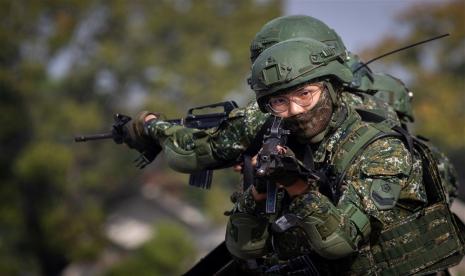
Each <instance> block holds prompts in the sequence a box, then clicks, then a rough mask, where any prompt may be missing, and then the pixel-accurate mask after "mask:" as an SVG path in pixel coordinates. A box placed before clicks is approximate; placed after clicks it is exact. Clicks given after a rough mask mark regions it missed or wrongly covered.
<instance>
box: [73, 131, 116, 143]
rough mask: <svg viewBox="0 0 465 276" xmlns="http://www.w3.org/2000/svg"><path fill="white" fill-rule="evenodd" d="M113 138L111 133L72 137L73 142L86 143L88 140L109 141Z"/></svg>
mask: <svg viewBox="0 0 465 276" xmlns="http://www.w3.org/2000/svg"><path fill="white" fill-rule="evenodd" d="M110 138H113V133H111V132H107V133H101V134H94V135H87V136H76V137H74V142H86V141H90V140H103V139H110Z"/></svg>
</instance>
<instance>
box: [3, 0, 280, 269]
mask: <svg viewBox="0 0 465 276" xmlns="http://www.w3.org/2000/svg"><path fill="white" fill-rule="evenodd" d="M280 9H281V4H280V0H270V1H253V0H227V1H214V0H199V1H189V0H177V1H167V0H165V1H122V0H121V1H120V0H116V1H98V0H79V1H77V0H69V1H61V0H45V1H26V0H17V1H0V18H1V19H0V41H2V43H0V125H1V126H2V127H1V128H0V152H1V155H0V177H1V181H0V182H1V185H0V274H2V275H18V274H21V275H24V274H25V273H27V274H28V275H37V274H42V275H58V274H60V273H61V272H62V270H63V269H64V268H65V267H67V266H68V265H69V264H72V263H79V262H87V263H92V262H96V261H98V260H99V258H100V256H101V254H102V252H103V250H104V249H105V248H107V247H108V241H107V239H106V237H105V236H104V233H103V229H104V223H105V221H106V219H107V217H108V214H109V213H110V212H111V211H112V210H113V209H114V207H115V206H117V205H118V204H119V202H121V200H124V199H125V198H127V197H130V196H131V195H134V194H137V193H138V192H139V189H140V184H141V182H143V181H144V180H145V178H147V177H148V176H147V175H151V174H156V175H157V176H159V177H158V179H161V180H163V179H165V180H166V181H163V182H164V183H166V184H167V185H172V186H173V187H175V188H176V189H178V190H182V191H183V192H186V195H183V197H184V198H189V196H188V195H187V193H189V192H190V191H191V190H192V189H186V188H185V186H186V184H185V183H186V182H185V181H186V178H185V177H184V176H183V177H179V176H176V177H172V176H173V175H174V173H172V172H166V170H164V169H162V168H163V167H164V166H161V167H162V168H158V167H157V166H156V165H151V166H150V167H148V168H147V169H145V170H144V174H143V175H142V174H141V172H140V171H137V170H136V169H135V167H133V165H132V162H131V161H132V160H133V159H134V158H135V157H136V156H137V154H136V153H135V152H131V151H128V150H127V148H125V147H123V146H119V147H118V146H116V145H115V144H113V143H112V142H111V141H107V142H94V143H86V144H75V143H73V141H72V136H73V135H76V134H85V133H93V132H104V131H107V130H109V128H110V125H111V124H112V114H113V113H116V112H121V113H129V114H131V115H133V114H134V113H135V112H136V111H139V110H141V109H149V110H153V111H158V112H162V113H165V114H166V115H167V116H168V117H179V116H182V115H183V114H184V113H185V111H186V110H187V109H188V108H189V107H193V106H196V105H203V104H205V103H213V102H216V101H220V100H223V99H226V98H230V97H231V95H238V96H240V95H247V94H246V93H249V92H245V91H243V90H244V88H243V87H245V79H246V76H247V72H248V69H249V66H250V64H249V56H248V45H249V42H250V40H251V38H252V37H253V35H254V33H255V32H256V31H257V30H258V29H259V28H260V26H261V25H262V24H263V23H264V22H266V21H268V20H269V19H271V18H273V17H276V16H278V15H279V14H280ZM245 98H252V93H250V95H249V96H246V97H245ZM158 164H159V163H158ZM226 175H227V174H226ZM215 179H216V180H218V182H216V183H214V185H217V186H218V187H217V188H215V191H214V192H213V193H212V194H211V195H208V196H207V195H205V194H204V192H202V191H196V192H194V193H193V194H197V196H194V200H193V202H195V200H196V201H197V203H196V204H197V205H198V206H201V207H203V208H213V209H215V212H216V210H220V209H222V208H226V207H225V204H224V202H227V201H228V199H227V194H228V193H229V192H224V191H221V188H220V187H232V186H233V185H234V184H235V183H236V182H237V181H238V180H237V177H236V178H234V177H229V176H226V177H221V178H215ZM161 180H157V184H160V185H161V184H163V183H160V182H162V181H161ZM216 180H215V181H216ZM217 183H219V184H217ZM169 189H171V187H169ZM229 189H231V188H229ZM178 193H179V191H178ZM181 193H182V192H181ZM218 197H224V199H223V200H219V199H218ZM219 204H221V206H218V205H219ZM222 211H223V210H221V212H222ZM206 213H209V212H206ZM213 216H214V217H216V218H214V220H216V221H218V220H221V218H218V217H221V215H219V214H213ZM163 227H165V228H163ZM163 227H161V228H160V229H158V230H157V231H158V234H157V237H156V238H155V239H154V240H153V241H152V242H150V243H149V244H147V245H146V246H144V247H143V248H142V249H141V250H139V251H138V252H136V253H135V255H134V256H132V257H129V261H128V263H127V266H126V268H123V267H122V266H121V267H120V268H119V270H118V269H117V270H114V271H115V273H117V271H133V269H134V270H136V269H137V271H140V270H138V267H144V266H146V265H148V266H147V269H148V270H145V273H146V274H150V275H153V274H154V273H159V274H160V275H166V274H180V273H181V272H182V269H185V268H186V265H187V264H188V263H189V262H188V261H187V260H188V259H189V258H191V257H193V256H194V251H195V250H194V249H193V248H192V243H191V242H190V241H189V238H188V236H186V234H185V233H181V232H180V231H181V230H180V227H179V226H176V225H168V226H163ZM163 237H165V238H166V239H164V238H163ZM191 261H192V260H191ZM180 263H181V264H182V265H180ZM189 264H191V263H189ZM125 269H126V270H125ZM141 273H142V272H141ZM131 274H139V273H135V272H134V273H131Z"/></svg>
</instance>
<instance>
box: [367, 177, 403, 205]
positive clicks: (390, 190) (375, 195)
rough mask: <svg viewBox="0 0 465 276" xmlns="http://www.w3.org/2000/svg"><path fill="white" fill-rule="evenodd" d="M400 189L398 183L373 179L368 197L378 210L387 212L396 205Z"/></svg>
mask: <svg viewBox="0 0 465 276" xmlns="http://www.w3.org/2000/svg"><path fill="white" fill-rule="evenodd" d="M400 189H401V187H400V184H398V183H391V182H388V181H386V180H383V179H375V180H373V183H372V184H371V188H370V196H371V199H372V200H373V202H374V204H375V205H376V207H377V208H378V209H379V210H388V209H391V208H393V207H394V206H395V205H396V203H397V200H398V199H399V195H400Z"/></svg>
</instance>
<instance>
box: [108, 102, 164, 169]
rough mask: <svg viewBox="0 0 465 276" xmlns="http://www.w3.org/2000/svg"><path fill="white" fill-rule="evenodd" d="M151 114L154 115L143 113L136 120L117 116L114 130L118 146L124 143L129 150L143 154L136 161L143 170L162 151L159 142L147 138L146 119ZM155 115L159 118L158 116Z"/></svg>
mask: <svg viewBox="0 0 465 276" xmlns="http://www.w3.org/2000/svg"><path fill="white" fill-rule="evenodd" d="M150 114H154V113H150V112H148V111H142V112H140V113H139V114H138V115H137V117H136V119H135V120H132V119H131V118H130V117H128V116H125V115H121V114H116V115H115V124H114V125H113V130H112V133H113V137H114V138H113V139H114V140H115V142H116V143H117V144H121V143H124V144H126V145H127V146H128V147H129V148H131V149H135V150H137V151H138V152H140V153H141V156H140V157H139V158H137V159H136V160H135V162H136V166H137V167H138V168H141V169H142V168H144V167H145V166H147V165H148V164H149V163H150V162H152V161H153V160H154V159H155V157H157V155H158V153H160V151H161V146H160V145H159V143H158V141H156V140H155V139H152V138H151V137H149V136H147V135H146V134H145V132H144V124H145V120H144V119H145V117H147V116H148V115H150ZM154 115H155V116H157V117H159V115H157V114H154Z"/></svg>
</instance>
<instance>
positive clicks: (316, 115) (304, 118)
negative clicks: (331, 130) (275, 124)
mask: <svg viewBox="0 0 465 276" xmlns="http://www.w3.org/2000/svg"><path fill="white" fill-rule="evenodd" d="M332 113H333V105H332V102H331V97H330V95H329V92H328V89H327V88H326V87H325V89H324V90H323V92H322V93H321V96H320V99H319V100H318V102H317V104H316V105H315V106H314V107H313V108H312V109H310V110H309V111H307V112H305V113H301V114H298V115H295V116H292V117H289V118H286V119H284V126H285V127H286V128H287V129H289V130H290V131H291V133H292V134H294V135H296V136H297V140H298V141H299V142H300V143H309V142H310V141H311V142H319V141H321V139H322V138H323V137H321V139H319V141H314V140H312V138H314V137H315V136H317V135H318V134H320V133H322V132H323V131H325V130H326V129H327V128H328V126H329V122H330V120H331V115H332Z"/></svg>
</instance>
